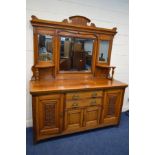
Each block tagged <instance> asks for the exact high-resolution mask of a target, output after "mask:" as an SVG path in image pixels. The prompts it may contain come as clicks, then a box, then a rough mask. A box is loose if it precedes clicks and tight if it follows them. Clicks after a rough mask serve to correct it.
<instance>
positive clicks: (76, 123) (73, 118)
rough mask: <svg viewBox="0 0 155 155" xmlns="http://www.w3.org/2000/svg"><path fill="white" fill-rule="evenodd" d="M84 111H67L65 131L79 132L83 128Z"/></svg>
mask: <svg viewBox="0 0 155 155" xmlns="http://www.w3.org/2000/svg"><path fill="white" fill-rule="evenodd" d="M82 121H83V110H82V109H70V110H66V111H65V130H70V131H72V130H77V129H80V128H81V127H82Z"/></svg>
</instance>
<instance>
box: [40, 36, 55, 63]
mask: <svg viewBox="0 0 155 155" xmlns="http://www.w3.org/2000/svg"><path fill="white" fill-rule="evenodd" d="M52 55H53V51H52V36H50V35H40V34H39V35H38V61H51V60H52Z"/></svg>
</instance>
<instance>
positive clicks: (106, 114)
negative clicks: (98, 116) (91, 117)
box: [102, 89, 123, 124]
mask: <svg viewBox="0 0 155 155" xmlns="http://www.w3.org/2000/svg"><path fill="white" fill-rule="evenodd" d="M122 97H123V90H118V89H117V90H107V91H105V94H104V109H103V115H102V117H103V120H102V122H104V123H105V124H113V123H114V124H117V123H118V119H119V115H120V112H121V106H122V101H123V100H122Z"/></svg>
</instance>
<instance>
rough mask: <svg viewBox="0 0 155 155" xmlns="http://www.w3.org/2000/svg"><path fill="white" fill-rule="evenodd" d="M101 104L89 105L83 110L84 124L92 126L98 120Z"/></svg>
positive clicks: (95, 124)
mask: <svg viewBox="0 0 155 155" xmlns="http://www.w3.org/2000/svg"><path fill="white" fill-rule="evenodd" d="M100 113H101V106H100V105H99V106H90V107H87V108H86V109H85V110H84V126H86V127H94V126H97V125H98V124H99V121H100Z"/></svg>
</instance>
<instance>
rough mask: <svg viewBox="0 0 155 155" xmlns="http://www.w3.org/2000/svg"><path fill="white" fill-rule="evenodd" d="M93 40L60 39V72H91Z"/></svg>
mask: <svg viewBox="0 0 155 155" xmlns="http://www.w3.org/2000/svg"><path fill="white" fill-rule="evenodd" d="M93 42H94V40H93V39H82V38H74V37H61V47H60V71H91V65H92V53H93Z"/></svg>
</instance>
